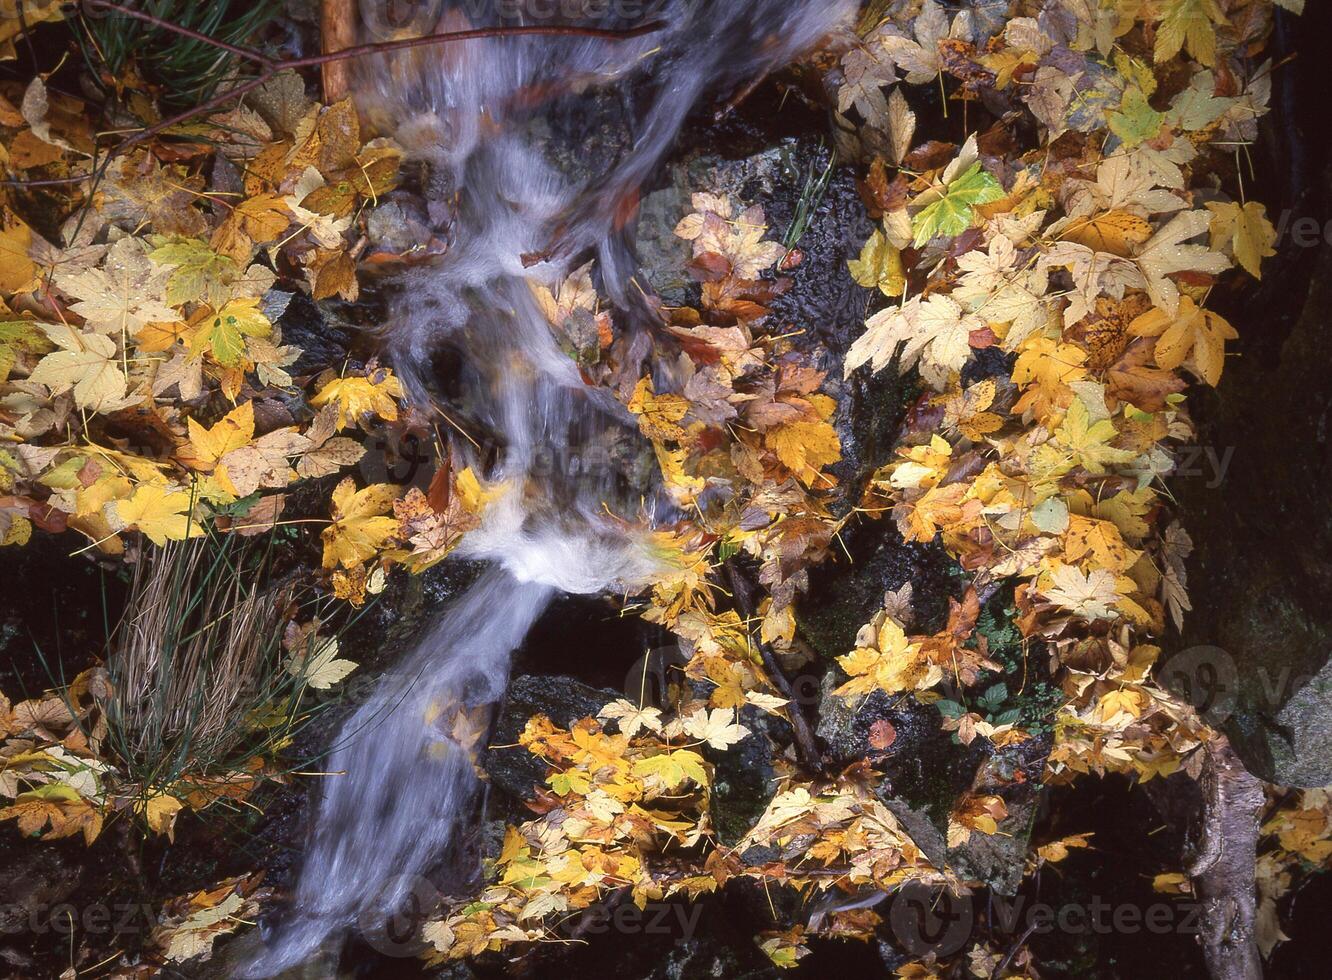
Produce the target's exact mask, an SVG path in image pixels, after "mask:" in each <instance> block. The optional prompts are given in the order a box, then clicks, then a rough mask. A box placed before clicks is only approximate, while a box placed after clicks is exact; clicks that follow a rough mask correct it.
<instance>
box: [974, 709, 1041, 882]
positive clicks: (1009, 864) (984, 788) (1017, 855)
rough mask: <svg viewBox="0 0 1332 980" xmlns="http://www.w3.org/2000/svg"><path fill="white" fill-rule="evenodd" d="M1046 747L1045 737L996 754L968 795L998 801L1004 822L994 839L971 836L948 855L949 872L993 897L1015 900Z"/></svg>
mask: <svg viewBox="0 0 1332 980" xmlns="http://www.w3.org/2000/svg"><path fill="white" fill-rule="evenodd" d="M977 741H980V740H979V739H978V740H977ZM973 744H974V743H973ZM1052 745H1053V739H1052V737H1051V736H1049V735H1041V736H1037V737H1035V738H1030V739H1027V740H1026V741H1025V742H1019V743H1018V744H1016V745H1010V746H1006V747H1005V748H1002V749H998V750H996V751H995V752H994V754H993V755H991V756H990V757H989V758H988V759H986V760H985V762H984V764H983V765H982V766H981V767H980V769H979V771H977V773H976V778H975V780H974V781H973V784H972V791H973V792H975V793H984V794H993V795H996V796H999V797H1002V798H1003V801H1004V804H1005V806H1007V808H1008V816H1007V817H1005V818H1004V820H1003V821H1002V822H1001V823H1000V824H999V833H997V834H982V833H979V832H977V831H973V832H972V834H971V837H970V838H969V839H968V840H967V841H966V843H964V844H962V845H960V846H958V847H954V848H951V849H949V851H948V866H949V867H950V868H951V869H952V870H954V871H956V872H957V873H958V874H959V875H961V876H962V877H964V878H970V879H972V880H974V881H982V882H984V883H985V884H987V885H988V886H989V887H990V888H991V889H993V890H994V891H995V892H996V893H997V894H1000V895H1016V894H1017V890H1018V886H1019V885H1021V883H1022V876H1023V872H1024V870H1025V864H1026V859H1027V849H1028V846H1029V845H1030V843H1031V831H1032V828H1033V827H1034V826H1035V824H1036V816H1037V813H1038V812H1039V810H1040V807H1041V803H1042V801H1043V799H1044V796H1045V792H1046V790H1045V787H1043V786H1042V785H1041V781H1040V780H1041V773H1042V771H1043V770H1044V769H1045V760H1046V758H1047V757H1048V756H1049V754H1050V748H1051V746H1052Z"/></svg>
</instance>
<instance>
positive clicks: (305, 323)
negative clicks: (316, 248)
mask: <svg viewBox="0 0 1332 980" xmlns="http://www.w3.org/2000/svg"><path fill="white" fill-rule="evenodd" d="M275 323H276V325H277V326H278V327H279V328H280V329H281V331H282V342H283V343H284V344H291V345H293V346H296V347H299V348H300V349H301V356H300V357H298V358H297V359H296V363H295V364H293V365H291V367H289V368H288V369H287V370H288V372H289V373H291V374H293V375H306V374H318V373H319V372H320V371H323V370H325V369H326V368H334V367H338V366H339V365H341V364H342V363H343V361H345V360H346V358H347V355H348V353H349V352H350V351H351V349H352V347H353V346H354V344H355V342H356V337H355V334H354V333H353V331H352V328H351V327H350V326H349V325H346V324H340V323H338V322H336V321H335V320H333V319H332V318H331V317H330V316H329V315H328V314H327V312H326V311H325V310H323V309H322V308H321V307H319V306H317V305H316V304H315V302H314V301H313V300H311V299H310V298H309V297H308V296H306V295H305V294H304V293H292V294H291V295H290V298H288V299H286V300H285V305H284V306H283V308H282V312H281V316H280V317H279V318H278V319H277V320H276V321H275Z"/></svg>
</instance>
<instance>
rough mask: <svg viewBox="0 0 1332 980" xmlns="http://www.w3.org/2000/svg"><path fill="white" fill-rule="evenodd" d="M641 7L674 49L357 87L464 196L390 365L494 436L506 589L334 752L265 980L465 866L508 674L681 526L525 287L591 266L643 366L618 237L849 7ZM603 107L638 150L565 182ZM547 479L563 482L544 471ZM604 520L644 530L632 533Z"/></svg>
mask: <svg viewBox="0 0 1332 980" xmlns="http://www.w3.org/2000/svg"><path fill="white" fill-rule="evenodd" d="M443 6H444V8H445V9H444V10H443V12H442V14H440V15H439V16H438V17H433V15H432V18H431V19H429V21H428V22H426V23H419V24H414V25H413V28H414V29H415V30H417V31H419V32H420V33H427V32H430V31H434V30H451V29H458V28H461V27H464V26H466V27H477V26H490V25H495V24H501V23H503V24H517V23H528V24H530V23H540V21H533V20H531V19H523V18H513V17H509V18H508V19H504V18H503V17H501V13H504V14H508V13H510V12H511V8H513V7H514V6H515V5H514V4H512V3H508V2H503V0H453V2H449V3H446V4H444V5H443ZM567 6H568V5H567V4H566V7H567ZM628 6H632V7H633V8H634V9H635V10H636V11H641V9H642V8H643V6H644V5H643V4H641V3H634V4H632V5H626V11H627V9H628ZM647 6H649V7H650V8H651V11H650V13H651V16H650V17H648V18H647V19H648V20H654V21H659V22H661V23H662V25H663V26H662V28H661V29H660V30H658V31H656V32H653V33H651V34H648V35H645V36H642V37H639V38H636V39H633V40H624V41H614V42H611V41H605V40H592V39H579V38H569V37H526V38H509V39H488V40H476V41H469V42H467V43H465V44H458V45H451V46H448V47H422V48H417V49H412V50H408V51H403V52H399V53H397V54H395V55H393V56H390V57H385V58H382V59H377V60H375V61H373V62H367V63H364V64H362V65H361V67H360V68H359V69H358V71H359V72H360V75H359V78H358V82H357V88H356V91H357V95H358V98H359V100H360V101H361V108H362V110H363V112H364V113H365V115H366V116H367V117H369V118H372V119H375V120H377V121H378V122H379V123H380V125H381V127H384V126H387V127H388V128H389V131H391V132H393V133H394V134H395V135H396V136H397V138H398V140H399V142H400V143H402V144H403V145H404V146H405V147H406V148H407V150H408V151H409V152H410V153H411V154H413V155H414V156H416V157H418V158H420V159H422V160H423V161H425V162H426V163H427V164H428V166H429V168H430V170H431V173H432V186H440V187H446V188H451V189H452V192H453V194H454V195H455V196H456V203H454V204H453V207H454V208H455V209H456V219H455V226H454V237H453V241H452V243H451V247H450V249H449V251H448V252H447V254H446V255H445V256H444V257H443V258H441V259H440V260H439V261H438V262H437V263H435V264H433V265H431V266H428V267H424V268H420V269H417V270H415V271H413V272H410V273H408V274H407V275H406V276H405V277H404V278H403V280H402V281H401V282H400V283H398V284H397V289H396V292H395V296H396V298H395V300H394V303H393V319H392V322H391V323H390V324H389V325H387V327H386V329H385V347H386V355H387V358H388V359H389V360H390V362H391V363H392V365H393V367H394V368H395V369H396V370H397V371H398V372H399V373H400V374H401V375H402V376H403V378H404V379H405V382H406V384H407V386H408V389H409V392H410V394H411V395H412V397H413V398H414V399H415V400H416V401H417V403H418V404H430V403H436V404H437V403H438V401H439V400H441V399H440V398H439V396H438V379H437V378H436V377H435V368H434V365H436V364H438V363H439V362H440V358H441V355H448V356H450V357H451V363H453V364H455V365H457V375H458V376H457V378H455V379H453V387H452V389H451V391H450V398H449V403H450V405H452V404H453V402H455V401H457V402H459V403H461V404H462V405H463V406H465V410H466V412H467V416H468V419H469V422H471V423H473V424H474V425H475V427H476V428H477V429H478V430H480V431H484V432H486V433H488V437H487V438H486V439H484V440H480V441H479V444H476V445H470V444H469V445H464V446H463V451H464V454H465V456H466V457H467V458H466V460H465V463H466V465H470V466H471V467H473V469H474V470H475V471H476V472H477V473H478V474H481V475H484V477H485V479H486V480H487V482H488V483H490V484H493V485H497V486H499V487H500V488H501V489H500V491H499V494H500V496H499V497H498V499H496V500H494V501H493V502H492V503H491V505H490V506H489V507H488V509H487V511H486V516H485V519H484V523H483V525H482V527H480V528H479V529H477V530H475V531H473V532H471V533H470V534H469V535H468V536H467V537H466V539H465V540H464V543H463V545H462V546H461V548H460V552H461V553H462V554H463V555H465V556H467V557H469V558H472V559H480V560H483V561H487V562H489V563H490V568H489V570H488V571H487V572H485V573H484V574H482V576H481V577H480V578H479V579H478V580H477V581H476V583H475V584H474V585H473V586H472V587H471V588H470V589H469V590H468V591H467V592H466V593H465V594H464V595H462V596H461V597H459V598H458V599H457V600H455V601H454V602H453V604H452V605H451V606H449V607H448V608H446V609H443V610H440V612H439V614H438V616H439V618H438V621H437V623H436V624H435V626H434V627H433V628H432V629H430V630H429V631H428V632H427V634H426V636H425V638H424V640H423V641H421V642H420V644H419V645H418V646H417V648H416V649H415V650H412V651H409V652H408V653H406V654H405V655H404V657H403V658H402V659H401V661H400V664H399V668H398V669H397V670H395V671H394V672H392V673H391V674H390V675H388V676H387V677H386V678H385V679H384V680H383V681H382V682H381V684H380V686H379V687H378V688H377V690H376V691H375V692H374V693H373V694H372V695H371V697H370V698H369V699H368V700H367V701H366V702H365V703H364V704H362V705H361V706H360V708H359V709H358V710H357V711H356V712H355V713H354V714H353V715H352V716H351V717H350V718H349V719H348V720H347V721H346V722H345V724H344V726H343V728H342V730H341V732H340V733H339V734H338V736H337V738H336V739H335V743H334V747H333V750H332V752H331V754H330V757H329V758H328V759H327V761H326V768H327V770H328V771H329V772H331V773H337V774H339V775H337V776H336V777H335V778H329V779H328V780H326V781H325V782H324V784H323V794H322V797H321V799H320V801H319V805H318V808H317V813H316V817H315V821H316V822H315V825H314V827H313V828H312V831H311V835H310V838H309V842H308V845H307V849H306V853H305V857H304V862H303V865H302V869H301V873H300V877H299V881H298V884H297V886H296V889H295V892H294V895H293V896H292V901H291V906H290V908H289V910H288V912H287V914H286V915H285V917H284V918H283V919H282V920H281V922H279V923H278V924H277V926H276V927H275V928H274V929H273V930H271V932H270V934H269V935H268V936H267V938H266V943H265V948H264V950H263V951H262V953H261V954H260V955H259V956H258V957H257V958H256V959H255V960H253V961H252V962H251V963H250V964H249V965H248V967H247V969H246V975H247V976H250V977H269V976H273V975H276V974H278V973H281V972H282V971H284V970H286V969H289V968H291V967H293V966H295V965H297V964H300V963H302V962H303V961H305V960H306V959H308V958H309V957H310V956H311V955H313V954H314V953H315V952H316V951H318V950H320V949H321V948H324V947H325V945H326V944H327V943H328V942H330V941H331V940H332V939H333V938H334V937H336V936H339V935H345V934H346V933H347V932H348V931H349V930H351V929H353V928H359V929H361V930H362V931H363V932H369V931H373V930H374V929H375V928H376V927H377V926H379V925H382V923H383V922H384V921H386V920H387V919H389V918H390V917H392V916H393V915H394V913H395V912H396V911H397V910H398V909H399V907H400V906H401V905H402V904H403V903H404V900H405V899H406V897H407V896H408V894H409V892H410V891H411V889H412V886H413V883H414V882H415V881H417V880H419V876H421V875H423V874H425V873H426V872H427V871H429V870H430V869H431V868H432V867H434V866H436V865H438V864H439V863H440V862H441V861H442V860H446V859H447V856H448V853H449V849H450V844H451V842H453V841H454V840H455V837H456V836H457V834H458V832H459V830H460V821H463V820H465V819H466V818H467V816H468V815H469V814H470V813H471V811H472V806H471V804H472V802H473V801H474V800H475V798H476V794H477V792H478V790H479V788H480V781H479V780H478V778H477V776H476V775H475V772H474V770H473V766H472V761H471V758H470V756H469V754H468V751H467V748H468V746H467V745H466V744H463V743H464V742H466V741H467V739H466V738H463V737H460V736H459V734H458V732H459V723H458V719H460V718H461V719H464V720H465V721H466V725H464V726H463V727H464V728H465V729H466V730H468V731H470V732H472V733H475V731H476V730H477V728H478V726H484V724H485V721H484V719H485V718H487V717H488V713H489V712H490V711H491V710H492V709H493V707H494V705H495V704H496V703H497V702H499V701H500V700H501V699H502V698H503V695H504V689H505V686H506V684H507V680H508V674H509V665H510V658H511V655H512V653H513V651H514V650H515V649H516V648H517V647H518V646H519V645H520V644H521V643H522V641H523V638H524V637H525V635H526V634H527V632H528V630H529V629H530V628H531V626H532V624H533V623H534V622H535V621H536V619H537V618H538V617H539V616H540V614H541V612H542V610H543V609H544V608H545V607H546V605H547V604H548V603H549V602H550V600H551V598H552V597H553V596H555V595H556V594H557V593H561V592H562V593H574V594H584V595H588V594H596V593H599V592H603V591H610V590H615V591H633V590H636V589H638V588H641V587H642V586H643V585H644V584H645V583H647V582H648V581H649V580H650V578H651V574H652V571H653V567H654V563H653V559H652V557H651V552H650V549H649V547H648V531H650V529H651V528H652V527H653V526H654V524H658V523H669V522H670V521H672V520H673V517H674V515H673V512H672V508H671V504H670V502H669V500H667V499H666V498H665V497H664V496H662V497H657V496H654V495H653V494H650V493H649V494H647V495H646V496H644V495H643V493H642V490H641V488H639V487H635V486H634V485H633V482H632V481H630V480H627V479H625V478H624V474H622V473H619V472H617V471H616V468H615V466H614V465H613V463H612V462H610V461H611V460H612V458H613V457H612V456H611V455H610V454H608V453H607V451H606V447H607V446H608V445H609V444H610V443H612V442H613V441H614V440H616V439H617V438H625V436H626V434H630V435H632V433H633V432H634V430H635V428H636V426H635V425H634V421H633V418H632V417H631V416H630V415H629V414H628V412H627V411H626V410H625V409H624V408H623V407H622V406H621V405H620V403H619V402H618V401H616V400H615V399H614V397H613V396H612V395H611V393H610V392H609V391H605V390H602V389H596V388H592V387H589V386H587V385H586V384H585V383H584V382H583V380H582V378H581V376H580V374H579V371H578V367H577V365H576V364H575V363H574V361H573V360H572V359H570V357H568V356H567V355H566V354H565V353H563V352H562V351H561V350H560V348H559V346H558V344H557V343H556V339H555V337H554V335H553V333H552V331H551V329H550V327H549V325H548V323H547V321H546V318H545V316H544V315H543V314H542V312H541V310H540V308H539V307H538V305H537V303H536V302H535V300H534V299H533V297H532V292H531V288H530V286H529V283H530V282H534V281H535V282H539V283H544V284H546V285H548V286H551V287H555V286H556V285H557V284H558V283H560V282H561V281H562V280H563V279H564V278H565V276H566V275H567V274H568V272H569V270H570V269H571V268H574V267H575V266H576V264H578V263H580V262H582V261H586V259H587V257H589V256H592V255H595V257H596V258H597V260H598V270H599V274H600V276H601V280H602V281H601V285H602V287H603V292H604V293H605V294H606V295H608V296H609V297H610V299H611V301H612V303H613V304H614V306H615V307H616V309H617V311H618V312H619V314H620V315H621V316H622V317H623V318H624V320H625V322H626V323H628V324H629V325H630V326H631V328H632V329H631V330H630V331H629V339H628V341H627V342H626V343H625V346H624V349H623V350H621V351H620V352H619V354H620V356H622V357H624V358H625V359H626V360H627V361H628V362H631V363H632V362H633V361H634V360H637V361H639V362H641V361H644V360H645V359H646V355H647V353H648V352H649V350H650V347H651V344H650V340H649V338H648V336H647V333H646V332H647V331H649V330H650V329H652V323H651V320H650V316H649V314H648V312H647V308H646V306H645V304H644V303H643V302H642V300H641V296H642V293H641V290H640V288H639V286H638V283H637V281H636V279H635V274H636V271H637V269H636V263H635V260H634V257H633V242H632V225H630V226H628V227H622V224H623V222H621V221H618V220H617V216H618V215H622V214H623V213H625V207H624V205H625V204H626V202H631V201H633V200H634V199H635V195H636V194H637V192H638V189H639V188H640V187H641V186H642V185H643V184H644V182H645V181H647V179H648V178H649V177H650V176H651V174H652V173H653V171H654V170H655V168H656V167H657V166H658V165H659V164H660V162H661V160H662V159H663V157H664V156H665V154H666V153H667V152H668V151H669V150H670V149H671V147H672V145H673V143H674V141H675V139H676V137H677V135H678V133H679V131H680V128H681V126H682V125H683V124H684V122H685V120H686V118H687V116H688V115H689V113H690V111H691V110H692V109H693V108H694V106H695V105H696V103H698V102H699V101H700V99H701V98H702V97H703V96H704V95H705V94H716V95H719V96H722V97H729V96H733V95H736V94H738V93H742V92H744V91H745V90H746V88H747V86H749V85H751V84H752V83H754V82H755V81H757V80H758V79H760V78H762V77H763V76H764V75H766V74H767V73H768V72H770V71H772V70H774V69H775V68H778V67H780V66H782V65H783V64H785V63H786V62H788V61H790V60H791V59H792V58H793V57H795V56H796V55H797V54H799V53H800V52H801V51H803V50H805V49H807V48H809V47H810V46H812V45H813V44H814V43H815V42H817V41H818V39H819V38H820V37H822V36H823V35H824V34H825V33H827V31H828V30H829V29H830V28H831V27H833V26H834V25H835V24H836V23H837V22H838V21H839V20H840V19H841V18H843V17H845V16H846V15H847V14H848V13H849V8H850V6H851V4H849V3H845V2H842V0H833V2H829V0H728V2H725V3H716V4H713V3H703V2H698V0H663V2H657V3H652V4H648V5H647ZM588 7H589V9H591V8H595V9H597V10H599V11H602V13H601V14H600V15H599V16H597V17H595V18H589V19H587V20H583V21H579V22H578V23H579V24H580V26H595V27H602V28H613V29H626V28H630V27H634V26H638V25H641V24H642V23H644V19H643V18H642V17H639V18H634V19H629V18H626V17H621V16H617V10H618V7H617V5H616V4H614V3H611V4H606V3H597V4H589V5H588ZM439 9H440V7H439V5H438V4H436V5H434V7H433V10H434V11H439ZM363 13H365V12H363ZM365 19H366V20H367V22H371V23H372V22H373V21H372V19H371V18H370V17H366V18H365ZM608 90H609V91H611V92H612V93H613V94H615V95H617V96H618V97H619V98H620V99H621V100H622V101H623V102H624V104H625V105H627V106H630V107H632V118H633V120H634V125H633V130H632V139H631V142H630V144H629V146H628V147H627V148H626V149H625V151H624V152H623V153H621V154H619V155H618V157H616V158H614V159H607V160H606V161H605V164H604V166H601V167H599V168H598V167H597V166H596V161H591V163H592V166H591V167H590V169H591V170H592V172H593V173H594V175H593V176H592V177H585V178H583V179H581V180H579V179H574V178H571V177H569V176H567V175H566V174H564V173H562V172H561V171H560V170H558V169H557V168H556V167H555V166H554V165H553V164H552V163H551V162H550V161H549V160H548V159H546V157H545V155H543V153H542V146H541V134H542V133H543V132H547V131H549V130H550V129H552V128H554V129H560V128H562V129H565V130H568V129H570V128H575V127H576V126H577V124H578V122H579V120H580V118H581V116H583V115H584V113H585V110H586V102H587V100H588V99H589V98H591V97H592V96H593V95H594V94H604V93H606V92H607V91H608ZM584 162H585V163H587V162H588V161H584ZM635 331H637V333H636V334H635ZM550 458H554V459H557V460H560V461H562V464H561V465H560V466H557V467H555V468H553V469H551V468H549V467H547V466H543V465H540V462H541V461H542V460H547V459H550ZM608 514H618V515H626V514H636V515H638V517H637V519H636V521H635V522H634V523H633V524H632V525H626V524H625V523H624V522H621V521H615V520H612V519H611V518H610V517H608V516H607V515H608ZM450 721H452V724H451V725H450ZM480 730H481V731H482V732H484V727H482V728H481V729H480Z"/></svg>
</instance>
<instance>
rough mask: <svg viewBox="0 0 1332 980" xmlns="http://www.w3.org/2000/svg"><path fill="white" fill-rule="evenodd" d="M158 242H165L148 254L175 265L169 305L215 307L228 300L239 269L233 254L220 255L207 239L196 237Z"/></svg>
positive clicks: (170, 279)
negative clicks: (231, 255) (204, 305)
mask: <svg viewBox="0 0 1332 980" xmlns="http://www.w3.org/2000/svg"><path fill="white" fill-rule="evenodd" d="M158 241H163V242H164V244H161V245H159V246H158V247H157V248H155V249H153V251H152V252H151V253H150V254H149V256H148V257H149V258H150V259H152V260H153V261H154V262H156V263H157V264H158V265H163V266H174V267H175V268H174V269H173V270H172V272H171V276H170V278H168V279H167V288H166V301H167V303H168V304H169V305H171V306H183V305H184V304H186V303H207V304H208V305H209V306H212V307H214V308H216V307H219V306H221V305H222V304H223V303H225V302H226V301H227V298H228V297H229V296H230V295H231V289H230V286H231V283H232V281H233V280H234V279H235V278H236V274H237V273H238V272H239V269H238V268H237V266H236V263H235V261H234V260H233V259H232V258H231V257H230V256H228V255H219V254H218V253H217V252H214V251H213V250H212V248H211V247H209V245H208V243H207V242H204V241H200V240H199V239H197V238H181V239H177V240H175V241H169V240H166V239H158Z"/></svg>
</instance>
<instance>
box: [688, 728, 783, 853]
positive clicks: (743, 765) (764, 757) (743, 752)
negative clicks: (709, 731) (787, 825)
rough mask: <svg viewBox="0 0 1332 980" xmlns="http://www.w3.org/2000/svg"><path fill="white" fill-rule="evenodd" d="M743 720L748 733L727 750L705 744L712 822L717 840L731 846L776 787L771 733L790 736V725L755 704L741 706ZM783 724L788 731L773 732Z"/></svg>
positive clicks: (769, 798)
mask: <svg viewBox="0 0 1332 980" xmlns="http://www.w3.org/2000/svg"><path fill="white" fill-rule="evenodd" d="M739 722H740V724H742V725H744V726H745V727H746V728H748V729H749V735H748V736H746V737H745V738H743V739H741V740H740V741H739V742H737V743H736V744H735V745H732V746H731V747H730V749H728V750H727V751H725V752H718V751H716V750H715V749H711V748H704V750H703V754H704V756H705V757H706V758H707V760H708V762H710V763H712V765H713V772H714V779H713V785H712V824H713V827H714V828H715V829H716V831H717V838H718V840H719V841H720V842H721V843H722V844H723V845H725V846H727V847H729V846H731V845H733V844H735V843H736V842H738V841H739V840H740V839H741V838H742V837H744V835H745V834H746V833H747V832H748V831H749V828H750V827H752V826H754V824H755V823H757V822H758V819H759V817H761V816H762V815H763V813H764V811H765V810H767V808H768V802H769V801H770V800H771V799H772V797H773V793H774V792H775V790H776V787H777V770H776V769H775V768H774V766H773V741H772V736H773V735H778V736H779V737H783V738H786V739H789V731H790V726H789V725H787V724H786V723H785V722H781V721H779V720H778V719H776V718H773V717H772V716H771V715H769V714H768V713H767V712H764V711H760V710H759V709H758V708H755V707H753V706H752V705H745V706H743V707H742V708H741V709H740V718H739ZM778 726H782V727H785V728H786V733H778V732H774V731H773V729H774V728H776V727H778Z"/></svg>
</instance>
